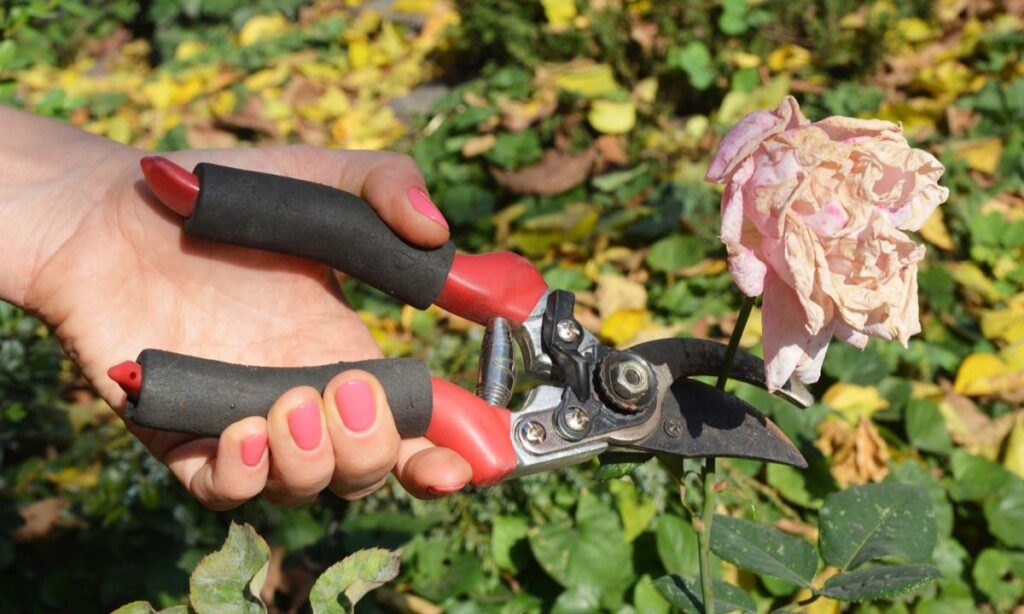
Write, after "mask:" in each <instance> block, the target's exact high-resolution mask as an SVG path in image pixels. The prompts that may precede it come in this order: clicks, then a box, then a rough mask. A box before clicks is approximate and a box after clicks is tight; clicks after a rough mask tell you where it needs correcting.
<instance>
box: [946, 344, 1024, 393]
mask: <svg viewBox="0 0 1024 614" xmlns="http://www.w3.org/2000/svg"><path fill="white" fill-rule="evenodd" d="M1021 386H1024V371H1021V370H1018V369H1014V368H1012V367H1010V366H1009V365H1008V364H1006V363H1005V362H1003V360H1002V359H1001V358H999V357H998V356H996V355H995V354H989V353H984V352H977V353H974V354H971V355H969V356H968V357H967V358H965V359H964V361H963V362H962V363H961V364H960V369H959V370H958V371H957V373H956V382H955V383H954V384H953V389H954V390H955V391H956V392H958V393H960V394H963V395H967V396H978V395H987V394H996V393H999V392H1004V391H1009V390H1015V389H1016V388H1019V387H1021Z"/></svg>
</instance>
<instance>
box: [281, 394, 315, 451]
mask: <svg viewBox="0 0 1024 614" xmlns="http://www.w3.org/2000/svg"><path fill="white" fill-rule="evenodd" d="M288 430H289V431H291V433H292V439H294V440H295V445H297V446H299V447H300V448H302V449H303V450H312V449H313V448H315V447H316V446H317V445H318V444H319V443H320V406H319V405H318V404H317V402H316V401H306V402H305V403H303V404H302V405H299V406H298V407H296V408H295V409H293V410H292V411H291V413H289V414H288Z"/></svg>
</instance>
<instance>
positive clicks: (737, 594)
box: [654, 574, 757, 614]
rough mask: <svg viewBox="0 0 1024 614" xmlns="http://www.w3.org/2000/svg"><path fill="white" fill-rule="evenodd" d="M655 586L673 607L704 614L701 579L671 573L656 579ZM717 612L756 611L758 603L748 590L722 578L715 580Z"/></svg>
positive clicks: (693, 613) (690, 612) (691, 613)
mask: <svg viewBox="0 0 1024 614" xmlns="http://www.w3.org/2000/svg"><path fill="white" fill-rule="evenodd" d="M654 586H656V587H657V588H658V590H659V591H661V594H662V596H663V597H665V599H667V600H668V602H669V603H670V604H672V606H673V607H676V608H679V609H680V610H682V611H683V612H685V613H686V614H704V599H703V591H702V590H701V585H700V580H698V579H697V578H694V577H692V576H679V575H675V574H671V575H668V576H662V577H660V578H658V579H657V580H655V581H654ZM714 590H715V612H716V614H717V613H719V612H722V613H724V612H737V611H739V612H743V613H744V614H746V613H747V612H756V611H757V604H755V603H754V599H753V598H752V597H751V596H750V595H749V594H747V592H746V591H744V590H743V589H741V588H739V587H738V586H733V585H732V584H729V583H728V582H723V581H722V580H715V583H714Z"/></svg>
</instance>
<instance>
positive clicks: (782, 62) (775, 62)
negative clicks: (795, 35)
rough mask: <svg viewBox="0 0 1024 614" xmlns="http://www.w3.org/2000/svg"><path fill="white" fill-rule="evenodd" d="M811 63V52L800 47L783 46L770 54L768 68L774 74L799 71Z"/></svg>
mask: <svg viewBox="0 0 1024 614" xmlns="http://www.w3.org/2000/svg"><path fill="white" fill-rule="evenodd" d="M810 63H811V52H810V51H808V50H806V49H804V48H803V47H801V46H800V45H783V46H781V47H779V48H778V49H776V50H775V51H772V52H771V53H770V54H768V68H769V69H771V71H772V72H782V71H784V70H787V71H797V70H800V69H802V68H806V67H807V66H808V65H809V64H810Z"/></svg>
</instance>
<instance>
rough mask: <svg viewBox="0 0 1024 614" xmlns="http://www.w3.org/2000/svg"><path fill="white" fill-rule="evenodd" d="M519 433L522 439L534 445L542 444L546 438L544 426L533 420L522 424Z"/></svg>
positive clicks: (546, 433)
mask: <svg viewBox="0 0 1024 614" xmlns="http://www.w3.org/2000/svg"><path fill="white" fill-rule="evenodd" d="M521 432H522V435H523V439H525V440H526V441H527V443H532V444H534V445H536V444H541V443H544V440H545V439H547V438H548V432H547V431H546V430H545V429H544V425H543V424H541V423H540V422H535V421H533V420H530V421H529V422H527V423H526V424H524V425H523V428H522V431H521Z"/></svg>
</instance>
